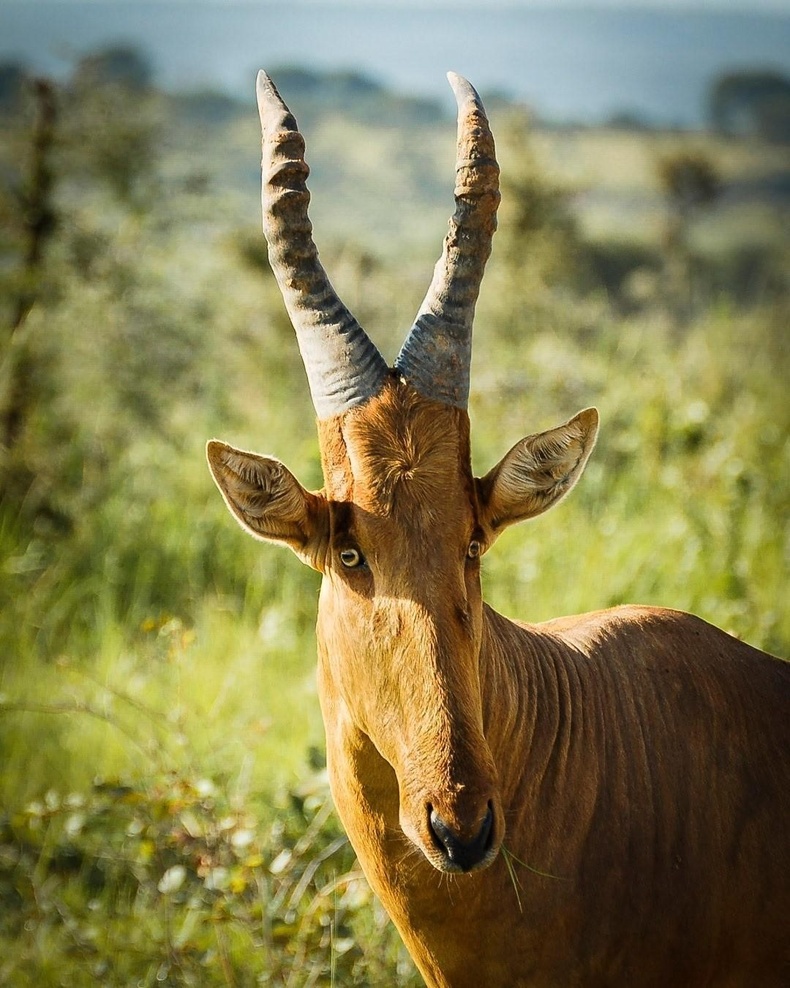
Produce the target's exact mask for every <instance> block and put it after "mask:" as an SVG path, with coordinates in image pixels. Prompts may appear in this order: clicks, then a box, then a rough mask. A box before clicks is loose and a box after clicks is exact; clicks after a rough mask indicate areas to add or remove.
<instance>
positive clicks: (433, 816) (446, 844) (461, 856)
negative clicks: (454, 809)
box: [428, 803, 494, 871]
mask: <svg viewBox="0 0 790 988" xmlns="http://www.w3.org/2000/svg"><path fill="white" fill-rule="evenodd" d="M428 824H429V826H430V828H431V833H432V834H433V839H434V843H435V844H436V846H437V848H438V849H439V850H440V851H441V852H442V853H443V854H444V855H445V856H446V857H447V859H448V861H450V862H451V863H452V864H454V865H455V866H456V867H457V868H459V869H460V870H461V871H471V870H472V868H474V867H475V865H478V864H480V862H481V861H482V860H483V858H485V856H486V854H488V851H489V849H490V847H491V842H492V839H493V836H494V810H493V807H492V806H491V803H489V804H488V809H487V810H486V815H485V816H484V817H483V822H482V823H481V824H480V829H479V830H478V832H477V835H476V836H475V837H473V838H472V839H471V840H470V841H464V840H461V838H460V837H459V836H458V834H457V833H455V832H454V831H453V830H452V829H451V828H450V827H448V825H447V824H446V823H445V822H444V820H442V818H441V817H440V816H439V814H438V813H437V812H436V810H435V809H433V807H432V806H429V807H428Z"/></svg>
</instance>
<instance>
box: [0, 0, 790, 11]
mask: <svg viewBox="0 0 790 988" xmlns="http://www.w3.org/2000/svg"><path fill="white" fill-rule="evenodd" d="M37 2H39V0H0V8H2V7H7V6H14V5H22V4H24V5H25V6H28V7H35V6H36V4H37ZM48 2H59V3H62V4H69V3H75V2H86V0H48ZM87 2H92V3H97V4H105V5H107V6H112V4H113V3H116V2H118V3H120V2H124V0H87ZM147 2H153V3H157V2H163V3H183V4H185V5H191V4H195V3H200V4H208V5H212V6H222V5H227V4H239V3H246V4H250V5H257V6H259V7H265V6H266V5H267V0H147ZM291 3H293V4H296V5H301V6H307V5H314V6H320V7H338V6H368V7H384V6H389V7H393V6H394V7H397V6H409V7H422V8H433V9H437V8H448V9H452V8H458V7H461V6H466V7H477V8H485V7H492V8H493V7H549V8H551V7H587V8H597V7H609V8H611V7H630V8H644V9H668V8H674V9H679V10H726V11H744V12H747V13H748V12H750V11H758V10H764V11H778V12H780V13H790V0H460V2H459V0H342V2H341V3H338V2H337V0H291Z"/></svg>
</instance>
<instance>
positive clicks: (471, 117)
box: [395, 72, 500, 408]
mask: <svg viewBox="0 0 790 988" xmlns="http://www.w3.org/2000/svg"><path fill="white" fill-rule="evenodd" d="M447 78H448V79H449V81H450V85H451V86H452V88H453V92H454V93H455V99H456V102H457V104H458V149H457V157H456V165H455V213H454V215H453V217H452V219H451V220H450V228H449V230H448V232H447V236H446V237H445V239H444V247H443V250H442V256H441V257H440V259H439V261H438V263H437V264H436V267H435V269H434V273H433V281H432V282H431V285H430V287H429V289H428V293H427V295H426V296H425V300H424V301H423V303H422V306H421V307H420V310H419V312H418V313H417V318H416V320H415V322H414V325H413V326H412V328H411V331H410V332H409V335H408V337H407V339H406V342H405V343H404V344H403V347H402V349H401V351H400V354H399V355H398V359H397V360H396V361H395V369H396V370H397V371H399V372H400V373H401V374H402V375H403V377H405V378H406V379H407V380H408V381H410V382H411V384H412V385H413V386H414V387H415V388H416V389H417V390H418V391H419V392H420V393H421V394H423V395H424V396H425V397H427V398H433V399H435V400H436V401H442V402H445V403H446V404H448V405H457V406H458V407H459V408H466V407H467V404H468V401H469V369H470V364H471V358H472V322H473V319H474V312H475V303H476V302H477V296H478V294H479V291H480V282H481V281H482V278H483V271H484V269H485V265H486V261H487V260H488V258H489V256H490V254H491V240H492V238H493V236H494V231H495V230H496V211H497V207H498V206H499V198H500V197H499V165H498V164H497V161H496V152H495V149H494V138H493V136H492V134H491V128H490V127H489V125H488V118H487V117H486V114H485V110H484V109H483V104H482V103H481V101H480V97H479V96H478V94H477V92H476V91H475V89H474V88H473V87H472V86H471V85H470V83H468V82H467V81H466V79H464V78H462V77H461V76H459V75H456V74H455V73H454V72H448V73H447Z"/></svg>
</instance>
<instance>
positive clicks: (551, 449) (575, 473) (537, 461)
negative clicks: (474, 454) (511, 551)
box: [477, 408, 598, 538]
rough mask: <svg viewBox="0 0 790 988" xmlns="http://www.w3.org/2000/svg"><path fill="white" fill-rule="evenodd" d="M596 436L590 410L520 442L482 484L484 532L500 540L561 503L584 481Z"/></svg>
mask: <svg viewBox="0 0 790 988" xmlns="http://www.w3.org/2000/svg"><path fill="white" fill-rule="evenodd" d="M597 435H598V411H597V409H595V408H586V409H585V410H584V411H583V412H579V414H578V415H575V416H574V417H573V418H572V419H570V421H568V422H566V423H565V424H564V425H560V426H558V427H557V428H556V429H550V430H549V431H548V432H541V433H540V434H538V435H536V436H527V437H526V439H522V440H521V441H520V442H517V443H516V445H515V446H514V447H513V448H512V449H511V450H510V452H508V453H506V454H505V456H504V457H503V458H502V459H501V460H500V462H499V463H498V464H497V465H496V466H495V467H494V468H493V470H490V471H489V472H488V473H487V474H486V475H485V477H483V478H482V479H480V480H478V481H477V484H478V494H479V499H480V506H481V523H482V525H483V527H484V528H485V529H486V530H487V531H488V532H489V533H490V534H491V536H492V537H493V538H495V537H496V536H497V535H499V533H500V532H501V531H503V530H504V529H505V528H507V526H508V525H512V524H514V523H515V522H517V521H524V520H525V519H527V518H533V517H534V516H535V515H539V514H541V513H542V512H543V511H546V509H547V508H550V507H551V506H552V505H554V504H557V502H558V501H561V500H562V498H564V497H565V495H566V494H568V493H569V492H570V491H571V490H572V489H573V487H574V486H575V484H576V481H577V480H578V479H579V477H580V476H581V475H582V471H583V470H584V467H585V464H586V463H587V459H588V457H589V455H590V453H591V452H592V449H593V446H594V445H595V439H596V436H597Z"/></svg>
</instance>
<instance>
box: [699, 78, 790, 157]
mask: <svg viewBox="0 0 790 988" xmlns="http://www.w3.org/2000/svg"><path fill="white" fill-rule="evenodd" d="M708 104H709V111H708V112H709V116H710V121H711V124H712V125H713V127H714V128H715V129H716V130H719V131H721V132H722V133H724V134H732V135H736V136H741V137H755V136H759V137H763V138H765V139H766V140H769V141H777V142H783V143H787V142H788V141H790V79H789V78H788V77H787V76H786V75H783V74H782V73H780V72H775V71H771V70H759V69H757V70H754V69H753V70H739V71H737V72H726V73H724V74H723V75H721V76H719V78H718V79H716V81H715V82H714V83H713V85H712V87H711V90H710V95H709V97H708Z"/></svg>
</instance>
